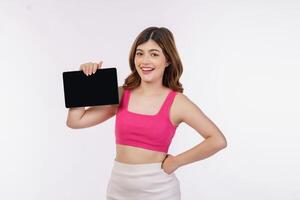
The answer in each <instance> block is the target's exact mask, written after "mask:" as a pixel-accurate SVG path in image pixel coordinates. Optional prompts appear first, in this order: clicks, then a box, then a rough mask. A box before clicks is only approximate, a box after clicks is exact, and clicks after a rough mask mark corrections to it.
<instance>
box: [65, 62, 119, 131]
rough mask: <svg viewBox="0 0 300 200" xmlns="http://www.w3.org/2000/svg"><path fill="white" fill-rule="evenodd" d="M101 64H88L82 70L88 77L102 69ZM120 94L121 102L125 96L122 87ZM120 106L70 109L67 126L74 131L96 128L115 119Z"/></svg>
mask: <svg viewBox="0 0 300 200" xmlns="http://www.w3.org/2000/svg"><path fill="white" fill-rule="evenodd" d="M101 64H102V61H101V62H100V64H97V63H87V64H83V65H81V66H80V69H81V70H83V72H84V73H85V74H86V75H88V74H91V73H95V72H96V70H97V69H98V68H100V67H101ZM118 92H119V102H120V101H121V97H122V95H123V88H122V87H121V86H120V87H119V88H118ZM118 106H119V104H116V105H102V106H93V107H89V108H88V109H86V108H85V107H77V108H69V111H68V117H67V121H66V125H67V126H68V127H69V128H73V129H79V128H87V127H91V126H95V125H97V124H100V123H102V122H104V121H106V120H107V119H109V118H111V117H113V116H114V115H115V114H116V112H117V108H118Z"/></svg>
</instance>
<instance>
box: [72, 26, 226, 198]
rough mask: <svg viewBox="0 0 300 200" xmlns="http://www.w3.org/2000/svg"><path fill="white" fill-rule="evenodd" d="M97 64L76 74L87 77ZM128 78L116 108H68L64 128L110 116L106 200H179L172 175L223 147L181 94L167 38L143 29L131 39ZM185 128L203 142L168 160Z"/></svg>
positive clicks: (223, 141)
mask: <svg viewBox="0 0 300 200" xmlns="http://www.w3.org/2000/svg"><path fill="white" fill-rule="evenodd" d="M102 63H103V62H102V61H101V62H100V63H86V64H83V65H81V66H80V69H81V70H83V72H84V73H85V74H86V75H87V76H89V75H92V74H94V73H95V72H96V70H97V69H99V68H101V66H102ZM129 64H130V69H131V74H130V75H129V76H128V77H127V78H126V79H125V83H124V84H123V86H121V87H119V97H120V104H118V105H109V106H94V107H90V108H88V109H85V108H84V107H83V108H70V109H69V112H68V119H67V126H68V127H70V128H86V127H91V126H94V125H97V124H99V123H101V122H104V121H105V120H107V119H109V118H111V117H112V116H114V115H116V124H115V137H116V158H115V160H114V165H113V169H112V172H111V177H110V181H109V183H108V186H107V199H108V200H179V199H180V198H181V197H180V196H181V191H180V183H179V180H178V179H177V177H176V175H175V173H174V172H175V170H176V169H178V168H179V167H182V166H184V165H187V164H189V163H192V162H196V161H199V160H201V159H204V158H207V157H209V156H211V155H213V154H214V153H216V152H218V151H219V150H221V149H223V148H225V147H226V146H227V142H226V139H225V137H224V135H223V134H222V132H221V131H220V130H219V129H218V127H217V126H216V125H215V124H214V123H213V122H212V121H211V120H210V119H209V118H208V117H207V116H206V115H205V114H204V113H203V112H202V111H201V109H200V108H199V107H198V106H197V105H195V104H194V103H193V102H192V101H191V100H190V99H189V98H188V97H187V96H185V95H184V94H183V93H182V92H183V88H182V85H181V83H180V82H179V78H180V76H181V74H182V71H183V68H182V63H181V60H180V57H179V55H178V52H177V49H176V46H175V41H174V37H173V34H172V32H170V30H168V29H167V28H164V27H161V28H158V27H149V28H146V29H145V30H143V31H142V32H141V33H140V34H139V35H138V36H137V38H136V39H135V41H134V43H133V45H132V48H131V51H130V56H129ZM183 122H184V123H186V124H188V125H189V126H191V127H192V128H193V129H195V130H196V132H197V133H199V134H200V135H201V136H202V137H204V138H205V140H204V141H202V142H201V143H199V144H198V145H196V146H194V147H193V148H191V149H189V150H187V151H185V152H183V153H181V154H179V155H176V156H173V155H171V154H168V149H169V146H170V144H171V141H172V138H173V137H174V134H175V132H176V129H177V127H178V126H179V125H180V124H181V123H183Z"/></svg>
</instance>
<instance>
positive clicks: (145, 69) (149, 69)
mask: <svg viewBox="0 0 300 200" xmlns="http://www.w3.org/2000/svg"><path fill="white" fill-rule="evenodd" d="M153 69H154V68H145V67H142V70H144V71H151V70H153Z"/></svg>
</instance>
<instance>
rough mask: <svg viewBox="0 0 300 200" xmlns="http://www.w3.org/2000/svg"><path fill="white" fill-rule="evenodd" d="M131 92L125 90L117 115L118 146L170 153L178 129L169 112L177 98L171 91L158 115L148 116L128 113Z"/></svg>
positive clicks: (116, 134)
mask: <svg viewBox="0 0 300 200" xmlns="http://www.w3.org/2000/svg"><path fill="white" fill-rule="evenodd" d="M130 93H131V92H130V90H124V94H123V96H122V99H121V102H120V105H119V107H118V111H117V113H116V123H115V136H116V144H123V145H129V146H134V147H140V148H144V149H150V150H154V151H161V152H166V153H167V152H168V149H169V146H170V143H171V141H172V139H173V136H174V134H175V131H176V128H177V127H178V126H175V125H173V124H172V123H171V121H170V118H169V110H170V107H171V105H172V102H173V100H174V97H175V96H176V94H177V93H176V91H173V90H171V91H170V93H169V94H168V96H167V98H166V99H165V101H164V103H163V105H162V106H161V108H160V110H159V112H158V113H157V114H156V115H146V114H140V113H134V112H130V111H128V101H129V98H130Z"/></svg>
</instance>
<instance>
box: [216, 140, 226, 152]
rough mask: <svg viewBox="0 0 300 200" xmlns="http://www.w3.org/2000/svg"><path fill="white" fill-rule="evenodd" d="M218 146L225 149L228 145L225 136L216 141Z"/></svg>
mask: <svg viewBox="0 0 300 200" xmlns="http://www.w3.org/2000/svg"><path fill="white" fill-rule="evenodd" d="M216 146H217V148H218V149H220V150H221V149H225V148H226V147H227V141H226V139H225V138H222V139H218V140H217V142H216Z"/></svg>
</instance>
